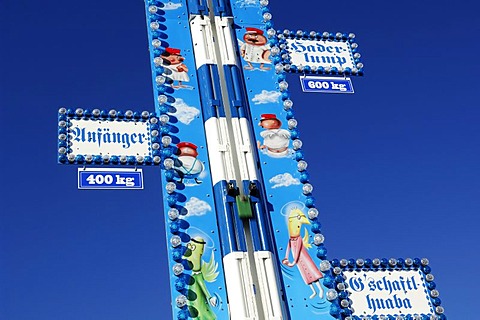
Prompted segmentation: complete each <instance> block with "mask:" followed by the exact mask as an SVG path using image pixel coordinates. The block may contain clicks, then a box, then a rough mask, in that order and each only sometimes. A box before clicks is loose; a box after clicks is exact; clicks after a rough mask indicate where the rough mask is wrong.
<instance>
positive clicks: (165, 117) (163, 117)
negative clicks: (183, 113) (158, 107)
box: [159, 114, 170, 125]
mask: <svg viewBox="0 0 480 320" xmlns="http://www.w3.org/2000/svg"><path fill="white" fill-rule="evenodd" d="M159 119H160V123H161V124H162V125H165V124H167V123H168V121H170V117H169V116H168V115H166V114H162V115H161V116H160V118H159Z"/></svg>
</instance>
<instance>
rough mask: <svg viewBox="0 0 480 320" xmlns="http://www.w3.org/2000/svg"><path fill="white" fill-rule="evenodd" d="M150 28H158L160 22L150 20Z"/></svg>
mask: <svg viewBox="0 0 480 320" xmlns="http://www.w3.org/2000/svg"><path fill="white" fill-rule="evenodd" d="M150 28H151V29H152V30H158V28H160V24H159V23H158V22H157V21H153V22H150Z"/></svg>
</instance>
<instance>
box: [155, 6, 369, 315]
mask: <svg viewBox="0 0 480 320" xmlns="http://www.w3.org/2000/svg"><path fill="white" fill-rule="evenodd" d="M267 5H268V1H265V0H262V1H246V0H237V1H229V0H210V1H201V0H178V1H173V0H172V1H168V2H167V1H159V0H147V1H146V12H147V14H146V17H147V25H148V36H149V42H150V57H151V64H152V80H153V84H154V96H155V104H156V115H157V116H158V118H159V119H160V121H159V122H160V129H159V131H160V136H161V145H162V147H161V148H160V150H158V151H157V153H156V154H157V155H158V156H160V157H161V166H162V171H163V172H164V174H163V175H162V183H163V184H164V186H165V189H166V192H165V197H164V206H165V211H166V214H165V217H166V226H167V230H166V231H167V232H166V235H167V240H168V243H169V265H170V268H171V270H172V271H171V275H170V279H171V283H170V284H171V295H172V300H173V301H174V303H173V305H172V312H173V314H174V318H177V319H189V318H192V319H217V318H218V319H242V320H243V319H272V320H273V319H302V318H305V317H309V318H312V317H314V318H315V319H335V318H336V315H338V314H339V312H340V311H342V312H344V313H345V314H348V310H347V308H342V307H341V306H339V305H338V304H337V303H336V298H337V297H336V296H335V297H334V295H335V294H336V293H335V294H334V291H335V292H336V289H335V280H334V276H333V274H332V273H331V270H330V263H329V262H328V260H326V249H325V247H324V245H323V241H324V237H323V235H322V234H321V229H320V228H321V225H320V223H319V221H318V217H317V216H318V210H317V209H316V207H315V200H314V198H313V195H312V190H313V187H312V185H311V184H310V183H309V175H308V173H307V170H306V167H307V162H306V161H305V159H304V154H303V151H302V149H301V148H302V142H301V140H300V139H299V132H298V129H297V121H296V120H295V116H294V113H293V102H292V100H291V99H290V95H289V91H288V83H287V82H286V72H287V71H288V72H301V73H303V71H305V70H306V69H304V68H303V67H302V66H300V67H298V66H296V65H295V64H294V63H292V62H291V61H289V54H288V48H289V47H290V48H291V47H292V44H290V46H289V44H288V41H289V39H297V38H298V40H299V41H304V40H306V41H318V40H322V39H323V40H329V41H331V42H332V43H343V44H345V43H346V44H347V45H348V46H349V48H350V46H351V44H352V43H353V41H352V40H353V36H350V37H349V36H348V35H345V34H340V36H338V35H333V37H332V34H330V33H328V36H327V37H324V36H322V34H320V33H316V32H311V33H310V34H304V35H300V36H299V35H295V36H293V37H291V35H292V32H290V31H288V32H287V31H283V32H281V31H276V30H274V29H273V24H272V22H271V14H270V12H269V10H268V7H267ZM299 45H303V46H304V47H305V45H304V44H298V43H297V44H296V43H293V46H297V47H298V46H299ZM330 47H332V48H333V46H329V50H330ZM336 50H337V53H338V54H335V53H334V55H335V56H338V57H339V58H338V59H336V60H335V59H334V57H333V56H332V57H328V63H327V64H328V66H327V67H326V68H324V67H320V68H318V69H317V70H318V73H320V74H342V75H344V74H355V75H361V74H362V73H363V69H361V68H357V65H356V62H355V58H354V57H353V53H352V52H347V53H346V55H347V58H344V57H343V56H342V55H341V53H342V52H340V51H341V49H336ZM320 59H321V58H320ZM347 60H348V63H350V64H351V65H352V66H353V67H352V68H349V67H346V68H345V66H344V64H345V63H347ZM339 62H340V63H339ZM360 67H361V66H360ZM307 68H308V67H307ZM328 290H330V291H328ZM332 290H333V291H332ZM329 292H330V293H329ZM332 308H333V311H332Z"/></svg>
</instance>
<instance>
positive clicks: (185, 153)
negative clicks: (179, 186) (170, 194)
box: [174, 142, 205, 184]
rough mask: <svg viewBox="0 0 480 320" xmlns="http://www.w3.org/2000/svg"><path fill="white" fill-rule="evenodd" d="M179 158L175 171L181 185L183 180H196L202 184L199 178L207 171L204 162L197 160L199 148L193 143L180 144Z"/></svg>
mask: <svg viewBox="0 0 480 320" xmlns="http://www.w3.org/2000/svg"><path fill="white" fill-rule="evenodd" d="M177 148H178V151H177V154H178V155H177V158H176V159H175V160H174V170H175V172H176V173H177V174H178V176H179V177H180V181H179V182H180V183H183V179H184V178H187V179H194V180H195V182H196V183H197V184H200V183H202V182H201V181H200V180H198V176H199V175H200V173H202V172H203V170H204V169H205V167H204V165H203V163H202V161H200V160H198V159H197V156H198V152H197V148H198V147H197V146H196V145H194V144H193V143H191V142H180V143H179V144H177Z"/></svg>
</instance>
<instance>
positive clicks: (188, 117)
mask: <svg viewBox="0 0 480 320" xmlns="http://www.w3.org/2000/svg"><path fill="white" fill-rule="evenodd" d="M172 106H174V107H175V109H177V112H175V116H176V117H177V119H178V121H180V122H181V123H183V124H186V125H189V124H190V122H192V121H193V120H194V119H195V118H196V117H198V116H199V115H200V110H198V109H197V108H194V107H191V106H189V105H187V104H186V103H185V101H183V99H181V98H176V100H175V102H174V103H172Z"/></svg>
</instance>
